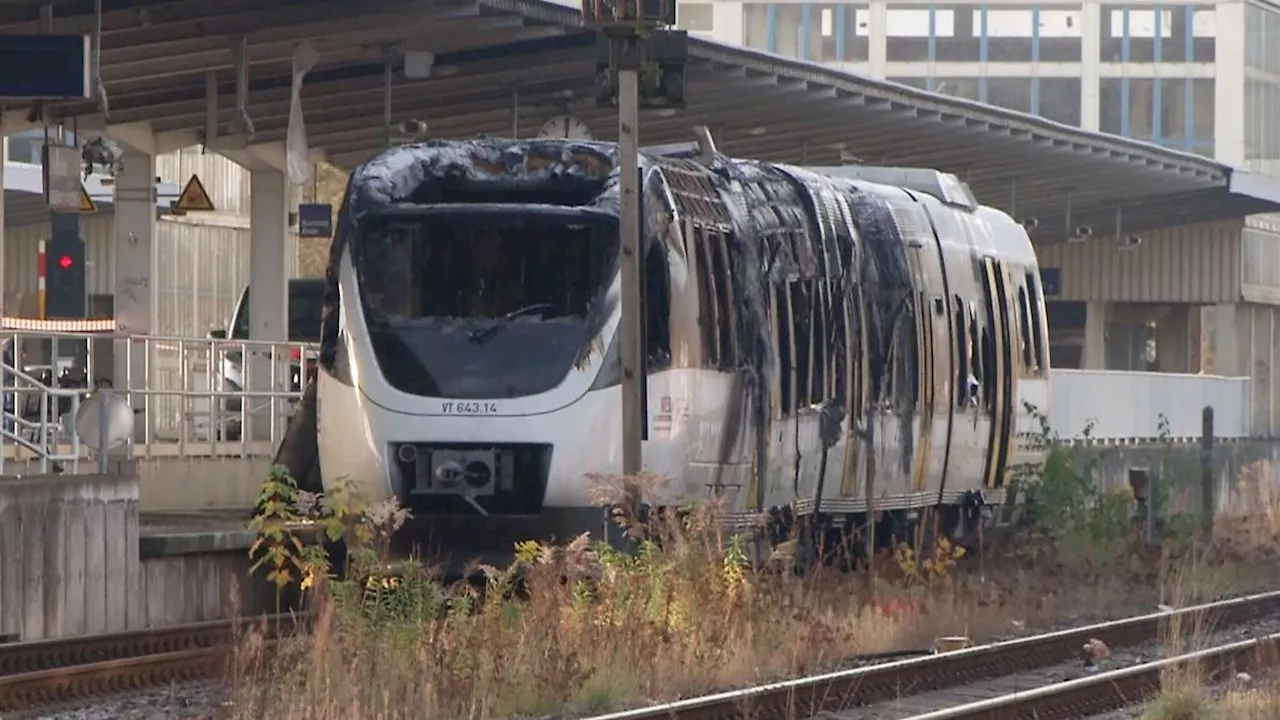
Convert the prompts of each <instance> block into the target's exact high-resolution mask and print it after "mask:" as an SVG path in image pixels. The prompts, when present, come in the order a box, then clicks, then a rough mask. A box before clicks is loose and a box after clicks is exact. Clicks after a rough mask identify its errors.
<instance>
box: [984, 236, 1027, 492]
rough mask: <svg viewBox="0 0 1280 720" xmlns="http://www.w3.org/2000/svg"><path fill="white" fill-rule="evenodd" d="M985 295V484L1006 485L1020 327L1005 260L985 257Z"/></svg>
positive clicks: (993, 485) (989, 485) (987, 485)
mask: <svg viewBox="0 0 1280 720" xmlns="http://www.w3.org/2000/svg"><path fill="white" fill-rule="evenodd" d="M982 265H983V267H982V271H983V273H982V295H983V299H984V301H985V305H986V311H987V327H986V330H985V332H984V335H985V337H983V338H982V339H981V342H982V345H983V356H984V357H983V375H984V377H982V378H980V381H981V382H982V384H983V389H984V390H985V393H984V395H985V397H984V398H983V400H984V402H985V404H986V410H987V412H988V413H989V415H990V418H991V435H990V442H988V444H987V460H986V470H985V471H984V473H983V478H984V483H983V484H984V485H985V486H986V487H988V488H996V487H1003V486H1004V479H1005V471H1006V469H1007V465H1008V459H1009V450H1010V447H1009V445H1010V441H1011V438H1012V433H1013V375H1014V372H1015V370H1014V367H1013V353H1012V349H1013V343H1012V340H1013V338H1014V337H1016V333H1017V332H1018V331H1017V328H1016V327H1015V324H1014V322H1013V321H1012V319H1011V313H1010V308H1011V307H1012V298H1011V297H1010V295H1009V284H1010V282H1009V277H1008V271H1007V269H1006V268H1005V266H1004V263H1002V262H1000V261H998V260H996V259H994V258H990V257H987V258H983V263H982Z"/></svg>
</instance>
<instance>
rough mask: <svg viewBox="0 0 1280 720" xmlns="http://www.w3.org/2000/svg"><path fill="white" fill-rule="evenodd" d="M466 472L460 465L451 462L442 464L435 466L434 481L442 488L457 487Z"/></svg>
mask: <svg viewBox="0 0 1280 720" xmlns="http://www.w3.org/2000/svg"><path fill="white" fill-rule="evenodd" d="M465 474H466V471H465V470H463V469H462V464H461V463H458V462H454V461H452V460H450V461H447V462H442V463H440V464H439V465H437V466H436V480H439V481H440V484H441V485H443V486H444V487H449V488H452V487H457V486H458V484H459V483H461V482H462V479H463V476H464V475H465Z"/></svg>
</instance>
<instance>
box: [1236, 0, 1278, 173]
mask: <svg viewBox="0 0 1280 720" xmlns="http://www.w3.org/2000/svg"><path fill="white" fill-rule="evenodd" d="M1244 24H1245V43H1244V45H1245V48H1244V50H1245V51H1244V57H1245V79H1244V155H1245V164H1246V165H1248V166H1249V168H1250V169H1252V170H1256V171H1259V172H1264V173H1267V174H1269V175H1280V132H1278V131H1277V128H1278V127H1280V11H1277V10H1275V9H1274V8H1270V7H1264V6H1261V5H1252V4H1250V5H1247V6H1246V7H1245V23H1244Z"/></svg>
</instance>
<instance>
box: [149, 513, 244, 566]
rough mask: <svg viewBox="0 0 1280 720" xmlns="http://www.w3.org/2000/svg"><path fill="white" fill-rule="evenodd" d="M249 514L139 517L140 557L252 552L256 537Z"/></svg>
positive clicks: (173, 514)
mask: <svg viewBox="0 0 1280 720" xmlns="http://www.w3.org/2000/svg"><path fill="white" fill-rule="evenodd" d="M249 520H250V518H249V516H248V513H245V512H233V511H225V512H199V513H197V512H183V513H179V512H168V513H163V512H162V513H149V512H143V513H140V514H139V515H138V554H139V555H140V556H141V557H142V558H143V559H146V558H155V557H164V556H169V555H195V554H200V553H217V552H236V551H244V552H248V550H249V547H250V546H251V545H253V541H254V534H253V533H252V532H251V531H250V530H249Z"/></svg>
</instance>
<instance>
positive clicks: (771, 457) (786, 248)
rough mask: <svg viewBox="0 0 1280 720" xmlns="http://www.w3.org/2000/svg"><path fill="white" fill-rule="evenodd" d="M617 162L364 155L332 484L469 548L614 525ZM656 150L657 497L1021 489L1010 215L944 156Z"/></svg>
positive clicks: (334, 282)
mask: <svg viewBox="0 0 1280 720" xmlns="http://www.w3.org/2000/svg"><path fill="white" fill-rule="evenodd" d="M615 157H616V156H615V154H614V149H613V146H610V145H604V144H592V143H579V142H573V141H552V140H538V141H511V140H488V139H486V140H472V141H459V142H432V143H427V144H424V145H420V146H407V147H404V148H398V149H395V150H391V151H388V152H387V153H384V154H383V155H381V156H379V157H378V158H375V159H374V160H372V161H371V162H370V163H368V164H367V165H365V166H363V167H362V168H361V169H360V170H357V172H356V173H355V174H354V175H353V178H352V184H351V187H350V188H349V190H348V193H349V197H348V200H347V202H346V207H345V209H344V211H343V213H342V218H341V219H340V223H339V229H338V238H337V240H336V241H335V243H334V250H333V257H332V263H331V268H330V273H329V278H330V284H331V291H330V293H329V295H328V297H327V308H326V321H325V327H324V329H323V333H322V335H323V338H322V350H321V368H320V371H319V373H318V380H317V396H316V397H317V401H316V407H317V411H316V421H317V435H318V445H319V459H320V468H321V471H322V477H323V481H324V484H325V485H326V486H329V485H331V484H332V483H334V482H335V481H337V480H338V479H341V478H345V479H348V480H349V481H353V482H355V483H356V484H357V485H358V487H359V488H360V489H361V490H362V491H363V492H364V493H365V494H366V495H367V496H368V497H370V498H371V499H373V500H380V499H386V498H391V497H394V498H397V499H398V500H400V501H401V502H402V503H405V504H407V505H408V506H409V507H410V508H411V509H413V510H414V511H415V514H416V515H418V516H419V517H420V518H423V519H427V520H433V521H436V522H437V527H438V528H439V532H440V533H441V535H440V536H439V537H438V541H439V542H440V544H441V545H442V546H443V545H449V546H454V547H455V549H457V548H467V549H471V548H476V549H479V548H480V547H481V546H485V545H487V546H493V547H500V546H506V547H509V545H507V543H509V542H511V541H513V540H519V539H526V538H538V539H545V538H546V537H549V536H554V537H557V538H559V539H564V538H567V537H569V536H571V535H573V534H576V533H578V532H581V531H584V530H599V529H600V527H601V525H602V523H601V512H600V510H599V507H598V505H597V503H596V501H595V497H594V495H593V486H592V482H591V481H590V480H589V479H588V477H587V476H588V474H596V475H603V476H610V475H616V474H617V473H619V472H620V470H621V458H622V444H621V436H622V433H621V413H620V388H619V384H618V378H619V375H620V366H619V363H618V359H617V354H616V347H615V343H616V331H617V328H618V324H619V317H620V316H619V312H618V310H619V306H620V302H619V294H620V280H619V276H618V252H619V248H618V245H619V241H618V234H617V229H616V228H617V220H616V203H617V185H616V178H617V172H616V167H615V166H614V160H615ZM642 167H643V177H644V183H643V190H644V191H643V204H644V209H643V215H644V223H643V225H644V227H643V229H642V235H643V236H644V241H645V243H646V250H645V261H646V262H645V266H644V271H643V274H644V280H643V283H642V284H643V286H644V288H645V291H644V309H643V313H644V316H643V317H644V320H645V327H646V350H647V353H646V354H647V358H648V363H649V364H648V366H647V371H646V373H645V382H646V386H645V392H646V400H647V406H646V417H645V423H646V431H647V432H646V434H647V437H646V439H645V440H644V442H643V457H644V466H645V469H646V470H648V471H649V472H651V473H654V474H656V475H660V476H664V477H666V478H668V482H667V484H666V485H665V486H664V487H662V488H660V489H657V490H656V491H655V492H653V493H652V494H651V495H650V496H648V497H646V500H647V501H648V502H649V503H650V504H653V505H662V506H671V505H681V504H684V503H687V502H690V501H700V500H705V499H707V498H708V497H711V496H717V497H720V498H722V499H723V502H724V503H725V507H726V509H727V510H728V512H729V513H730V518H731V519H732V518H746V517H748V516H754V515H758V514H759V513H760V512H762V511H770V510H773V511H777V510H778V509H779V508H789V510H790V511H791V512H794V513H797V514H799V515H805V514H813V513H819V514H821V515H823V516H825V517H834V518H843V519H848V520H855V521H856V518H857V516H858V515H860V514H862V513H865V512H866V511H867V509H868V505H869V503H868V499H869V498H872V499H874V503H873V504H872V506H873V509H875V510H877V511H904V510H911V509H919V508H931V507H937V506H943V507H946V506H953V507H955V506H973V505H975V504H979V505H980V504H996V503H1000V502H1002V501H1003V500H1004V493H1005V486H1006V483H1007V482H1008V479H1009V476H1010V471H1011V469H1012V468H1013V467H1014V466H1015V465H1016V464H1017V463H1020V462H1030V461H1033V460H1035V459H1036V458H1035V457H1034V456H1033V453H1034V449H1033V448H1032V447H1031V446H1030V445H1028V444H1027V443H1026V442H1025V438H1026V436H1028V435H1029V434H1031V433H1032V432H1033V431H1034V430H1035V419H1034V418H1033V417H1032V415H1031V414H1029V413H1028V412H1027V410H1026V404H1027V403H1030V404H1031V405H1033V406H1035V407H1037V408H1040V409H1042V410H1043V409H1044V408H1045V407H1046V405H1047V403H1048V387H1047V381H1046V380H1047V368H1048V348H1047V328H1046V323H1045V313H1044V303H1043V298H1042V293H1041V290H1040V286H1039V278H1038V270H1037V267H1036V259H1035V255H1034V252H1033V250H1032V246H1031V242H1030V240H1029V239H1028V237H1027V235H1026V233H1025V232H1024V230H1023V228H1022V227H1021V226H1020V225H1019V224H1017V223H1016V222H1014V221H1013V220H1012V219H1010V218H1009V217H1008V216H1007V215H1005V214H1004V213H1002V212H999V211H997V210H994V209H991V208H987V207H982V206H979V205H977V204H976V203H975V202H974V201H973V200H972V198H971V197H970V196H969V194H968V190H967V188H965V187H964V186H963V185H962V184H960V183H959V182H958V181H956V180H955V178H954V177H952V176H949V175H945V174H941V173H935V172H933V171H926V170H894V169H885V168H866V167H848V168H826V169H821V168H817V169H808V170H806V169H800V168H792V167H783V166H775V165H770V164H766V163H755V162H744V161H737V160H732V159H729V158H718V159H717V161H716V162H715V163H713V164H712V165H711V167H706V166H704V165H702V164H699V163H697V162H695V161H693V160H691V159H686V158H675V157H646V158H645V159H644V161H643V162H642ZM872 180H876V181H878V182H872ZM368 187H372V188H373V190H368V189H367V188H368ZM561 199H562V200H563V201H562V202H556V200H561ZM481 242H483V243H488V245H487V246H486V247H488V248H489V250H488V251H487V252H488V253H489V255H482V254H477V253H482V252H486V251H482V250H481V249H478V248H479V247H480V246H479V245H478V244H477V243H481ZM493 248H500V250H501V252H497V253H495V252H494V251H493ZM468 252H470V253H472V254H471V255H467V253H468ZM495 256H496V257H498V259H497V260H496V261H494V260H493V257H495ZM486 257H487V258H489V259H488V260H485V259H484V258H486ZM468 263H473V264H468ZM490 267H492V268H494V269H493V270H492V271H491V272H490V271H489V270H486V272H490V275H484V274H483V273H481V272H479V271H475V272H473V270H475V269H476V268H490ZM477 278H479V279H477ZM485 278H490V279H492V283H490V284H489V285H486V283H487V282H489V280H486V279H485ZM473 280H474V282H473ZM459 288H461V289H459ZM486 292H488V293H489V294H488V295H486V294H485V293H486ZM473 295H474V298H475V300H474V302H473V301H472V300H467V298H468V297H472V296H473ZM468 303H470V304H469V305H468ZM531 304H533V305H538V304H543V305H545V306H544V307H540V308H534V309H533V310H529V309H528V308H529V305H531ZM481 306H483V307H481ZM477 308H479V309H477ZM521 310H523V312H517V313H515V314H511V313H512V311H521ZM958 328H959V329H960V332H958V331H957V329H958ZM757 378H758V379H759V380H757ZM835 408H839V409H838V410H835V411H834V412H833V409H835ZM824 416H826V417H827V418H828V419H832V418H834V419H836V420H839V421H840V422H839V423H838V425H837V424H834V423H831V422H828V423H826V426H827V427H826V428H825V429H826V430H827V431H829V432H828V437H827V441H826V443H825V444H824V440H823V432H824V423H823V418H824ZM824 445H825V452H824ZM757 467H764V468H765V470H764V472H760V473H757V472H756V471H755V469H756V468H757Z"/></svg>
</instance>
